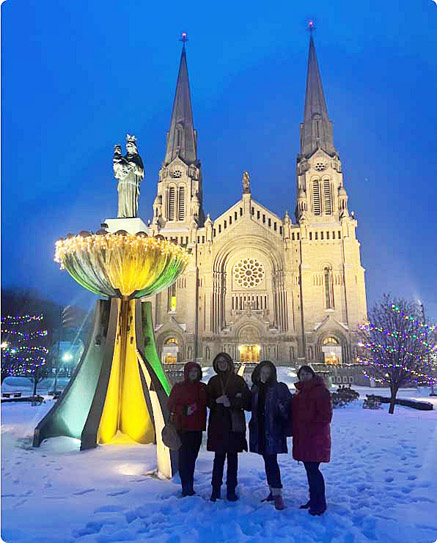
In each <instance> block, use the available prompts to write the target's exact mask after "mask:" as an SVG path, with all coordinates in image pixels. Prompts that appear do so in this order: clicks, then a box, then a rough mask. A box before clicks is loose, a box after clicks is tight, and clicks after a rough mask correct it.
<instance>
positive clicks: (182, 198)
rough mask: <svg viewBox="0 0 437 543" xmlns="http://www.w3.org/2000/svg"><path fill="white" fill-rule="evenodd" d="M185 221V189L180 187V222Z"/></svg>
mask: <svg viewBox="0 0 437 543" xmlns="http://www.w3.org/2000/svg"><path fill="white" fill-rule="evenodd" d="M184 219H185V187H179V213H178V220H179V221H183V220H184Z"/></svg>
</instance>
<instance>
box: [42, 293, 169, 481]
mask: <svg viewBox="0 0 437 543" xmlns="http://www.w3.org/2000/svg"><path fill="white" fill-rule="evenodd" d="M169 392H170V384H169V382H168V380H167V377H166V375H165V373H164V370H163V368H162V365H161V361H160V360H159V357H158V354H157V351H156V344H155V337H154V333H153V324H152V316H151V303H150V302H141V301H139V300H131V301H128V300H120V299H111V300H98V301H97V303H96V309H95V314H94V324H93V329H92V333H91V335H90V339H89V342H88V345H87V347H86V349H85V351H84V353H83V355H82V358H81V360H80V362H79V364H78V366H77V368H76V370H75V372H74V375H73V376H72V378H71V380H70V382H69V384H68V385H67V387H66V388H65V390H64V392H63V393H62V395H61V397H60V398H59V399H58V400H57V402H56V404H55V405H54V406H53V408H52V409H51V410H50V411H49V412H48V413H47V415H46V416H45V417H44V418H43V419H42V420H41V422H40V423H39V424H38V426H37V427H36V429H35V433H34V440H33V445H34V446H35V447H38V446H39V445H40V444H41V442H42V441H43V440H44V439H47V438H50V437H56V436H69V437H73V438H76V439H80V441H81V445H80V448H81V450H84V449H89V448H92V447H96V446H97V445H98V444H99V443H102V444H109V443H119V442H120V441H133V442H138V443H151V442H153V443H156V445H157V457H158V471H160V472H161V473H162V474H163V475H165V476H166V477H172V476H173V474H174V472H175V470H176V464H177V462H176V456H177V455H176V454H175V453H174V452H173V451H170V450H169V449H168V448H167V447H165V446H164V444H163V443H162V439H161V431H162V428H163V426H164V424H165V421H166V420H167V419H168V410H167V406H166V403H167V398H168V394H169Z"/></svg>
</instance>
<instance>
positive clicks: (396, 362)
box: [360, 294, 435, 414]
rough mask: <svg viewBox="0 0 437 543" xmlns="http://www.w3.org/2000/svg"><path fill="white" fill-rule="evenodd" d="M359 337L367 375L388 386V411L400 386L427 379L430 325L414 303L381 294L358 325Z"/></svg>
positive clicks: (433, 348) (392, 405)
mask: <svg viewBox="0 0 437 543" xmlns="http://www.w3.org/2000/svg"><path fill="white" fill-rule="evenodd" d="M360 336H361V348H362V353H361V356H360V359H361V361H362V362H363V363H364V364H365V365H366V373H367V375H368V376H369V377H373V378H374V379H375V380H376V381H379V382H380V383H384V384H386V385H388V386H389V387H390V392H391V398H390V408H389V413H391V414H392V413H393V412H394V408H395V402H396V396H397V393H398V391H399V388H400V387H403V386H405V385H408V384H424V383H426V382H429V379H430V376H429V375H428V370H429V367H428V366H429V364H428V360H429V355H430V353H431V352H434V351H435V345H433V327H430V326H428V325H427V324H425V323H424V322H423V319H422V316H421V311H420V306H419V305H418V304H415V303H413V302H409V301H406V300H403V299H395V298H393V297H392V296H391V295H389V294H385V295H384V296H383V297H382V299H381V301H379V302H377V303H376V304H375V305H374V307H373V308H372V310H371V311H370V312H369V320H368V322H366V323H364V324H363V325H361V326H360Z"/></svg>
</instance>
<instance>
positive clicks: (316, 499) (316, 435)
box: [292, 366, 332, 515]
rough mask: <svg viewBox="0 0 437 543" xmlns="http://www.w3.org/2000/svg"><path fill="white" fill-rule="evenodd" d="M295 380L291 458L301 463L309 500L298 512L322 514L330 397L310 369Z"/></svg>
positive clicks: (304, 369) (319, 379)
mask: <svg viewBox="0 0 437 543" xmlns="http://www.w3.org/2000/svg"><path fill="white" fill-rule="evenodd" d="M297 377H298V379H299V382H298V383H295V385H294V386H295V387H296V389H297V391H296V395H295V396H294V397H293V401H292V414H293V458H294V459H295V460H298V461H302V462H303V464H304V466H305V469H306V472H307V477H308V485H309V490H310V499H309V501H308V503H306V504H305V505H302V506H301V509H308V510H309V513H310V515H322V514H323V513H324V512H325V511H326V499H325V481H324V479H323V475H322V473H321V472H320V470H319V466H320V463H321V462H329V460H330V458H331V431H330V422H331V420H332V404H331V395H330V393H329V391H328V389H327V388H326V385H325V383H324V382H323V379H322V378H321V377H319V376H317V375H316V374H315V373H314V370H313V369H312V368H311V367H310V366H302V367H301V368H300V369H299V371H298V373H297Z"/></svg>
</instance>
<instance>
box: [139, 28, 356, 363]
mask: <svg viewBox="0 0 437 543" xmlns="http://www.w3.org/2000/svg"><path fill="white" fill-rule="evenodd" d="M300 134H301V136H300V153H299V154H298V156H297V161H296V183H297V201H296V209H295V219H294V220H293V219H292V217H290V216H289V215H288V214H287V213H285V215H284V216H283V217H279V216H278V215H276V214H275V213H273V212H272V211H269V210H268V209H267V208H266V207H264V206H263V205H262V204H261V203H259V202H257V201H256V200H255V199H254V198H253V197H252V194H251V189H250V179H249V175H248V174H247V172H245V173H244V174H243V183H242V196H241V199H240V200H239V201H238V202H235V203H234V204H233V205H231V207H229V209H227V210H225V211H224V212H223V213H222V214H221V215H220V216H219V217H216V218H214V219H213V218H212V217H210V215H209V214H208V213H205V212H204V208H203V201H202V200H203V198H202V195H203V189H204V187H203V181H202V169H201V163H200V160H199V157H198V155H197V132H196V130H195V128H194V124H193V113H192V104H191V95H190V87H189V79H188V69H187V57H186V50H185V43H184V46H183V49H182V56H181V61H180V68H179V74H178V79H177V85H176V95H175V99H174V104H173V112H172V116H171V123H170V129H169V132H168V134H167V149H166V153H165V159H164V162H163V164H162V168H161V170H160V172H159V181H158V184H157V194H156V198H155V201H154V204H153V220H152V221H151V224H150V226H149V232H150V234H152V235H162V236H164V237H165V238H167V239H170V240H173V241H175V242H177V243H180V244H182V245H184V246H187V247H188V248H189V249H190V250H191V252H192V255H193V264H192V266H191V267H190V268H189V269H188V270H187V272H186V273H185V274H184V275H183V276H182V277H181V278H180V279H179V280H178V281H177V283H176V284H175V285H174V286H173V287H171V288H170V289H168V291H166V292H162V293H161V294H159V295H157V296H156V297H155V298H154V299H153V301H152V303H153V310H154V322H155V334H156V342H157V346H158V350H159V353H160V356H161V358H162V361H163V362H165V363H175V362H185V361H188V360H194V359H196V360H197V361H198V362H200V363H201V364H203V365H209V364H210V363H211V361H212V359H213V358H214V356H215V355H216V354H217V353H218V352H220V351H226V352H227V353H229V354H230V355H231V356H232V357H233V358H234V360H236V361H237V362H238V361H243V362H257V361H259V360H262V359H269V360H272V361H273V362H275V363H278V364H296V363H303V362H304V361H306V362H310V363H311V362H312V363H315V362H322V363H323V362H324V363H327V364H339V363H353V362H355V358H356V347H355V345H356V342H357V339H356V328H357V325H358V324H359V323H360V322H362V321H363V319H365V317H366V290H365V279H364V269H363V267H362V265H361V258H360V244H359V242H358V240H357V238H356V228H357V221H356V219H355V218H354V217H353V215H351V214H350V212H349V210H348V196H347V192H346V188H345V186H344V182H343V173H342V166H341V161H340V158H339V155H338V153H337V151H336V148H335V146H334V140H333V130H332V123H331V121H330V119H329V117H328V111H327V107H326V102H325V96H324V92H323V87H322V81H321V77H320V72H319V67H318V62H317V57H316V51H315V46H314V40H313V36H312V35H311V37H310V43H309V58H308V73H307V83H306V95H305V110H304V115H303V122H302V124H301V132H300ZM270 183H274V180H270ZM272 188H273V187H272Z"/></svg>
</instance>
